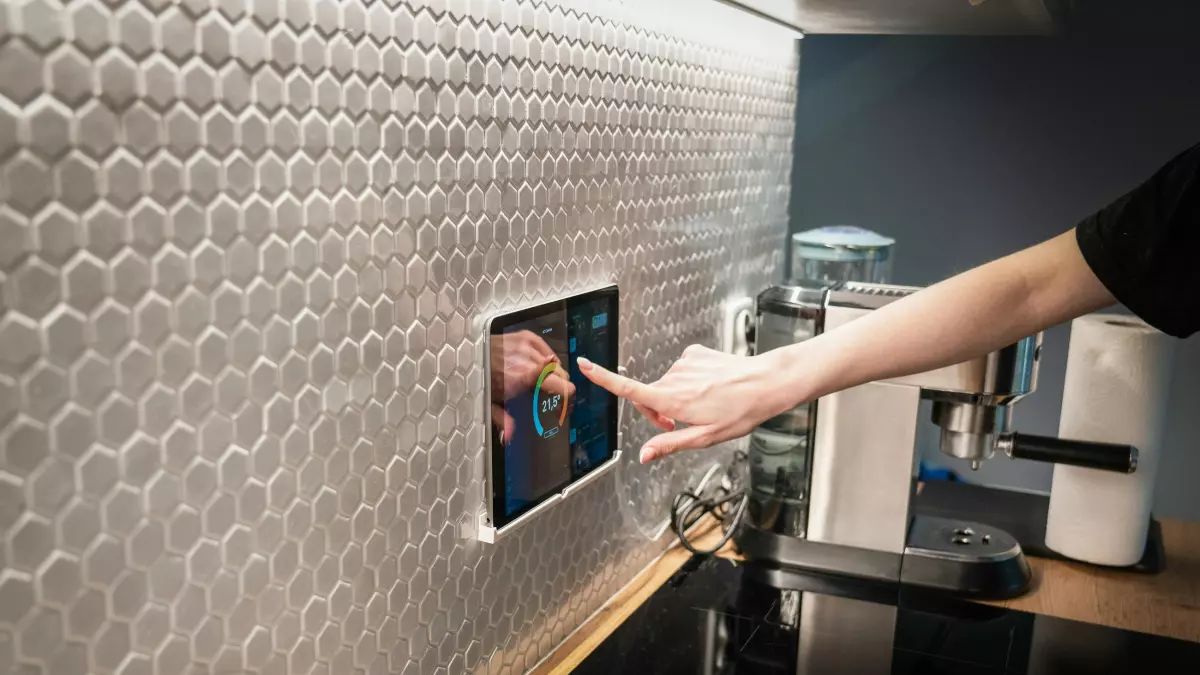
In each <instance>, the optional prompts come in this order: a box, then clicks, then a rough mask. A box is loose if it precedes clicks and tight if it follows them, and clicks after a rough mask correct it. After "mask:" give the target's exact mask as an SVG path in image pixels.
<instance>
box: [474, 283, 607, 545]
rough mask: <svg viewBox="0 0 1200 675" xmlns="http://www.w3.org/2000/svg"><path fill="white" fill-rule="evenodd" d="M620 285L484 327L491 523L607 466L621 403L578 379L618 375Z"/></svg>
mask: <svg viewBox="0 0 1200 675" xmlns="http://www.w3.org/2000/svg"><path fill="white" fill-rule="evenodd" d="M617 303H618V295H617V289H616V287H609V288H606V289H602V290H599V291H593V292H590V293H585V294H582V295H578V296H574V297H571V298H568V299H566V300H560V301H555V302H551V303H546V304H542V305H538V306H536V307H530V308H528V309H523V310H519V311H516V312H512V313H510V314H505V315H501V316H499V317H496V318H494V319H492V321H491V324H490V329H489V335H488V340H489V354H488V369H489V373H488V388H489V410H490V420H491V425H490V426H491V434H490V435H491V446H492V447H491V451H492V452H491V455H492V519H493V524H494V526H495V527H503V526H504V525H506V524H507V523H509V522H512V521H513V520H515V519H516V518H518V517H520V516H521V515H522V514H523V513H526V512H528V511H529V510H530V509H532V508H534V507H535V506H537V505H538V504H540V503H541V502H543V501H545V500H546V499H547V498H548V497H550V496H552V495H554V494H557V493H559V492H561V491H562V490H563V489H564V488H566V487H567V486H568V485H570V484H571V483H572V482H574V481H576V480H578V479H580V478H582V477H583V476H586V475H587V474H588V473H589V472H591V471H592V470H593V469H595V468H596V467H598V466H600V465H602V464H604V463H605V462H606V461H608V460H609V459H611V458H612V457H613V455H614V453H615V452H616V446H617V401H616V398H615V397H613V395H612V394H609V393H608V392H607V391H605V390H603V389H601V388H599V387H596V386H594V385H592V383H591V382H590V381H589V380H588V379H587V378H585V377H584V376H583V374H582V373H581V372H580V371H579V366H578V364H577V362H576V359H578V358H579V357H580V356H584V357H587V358H588V359H590V360H591V361H593V362H595V363H598V364H600V365H602V366H604V367H606V368H610V369H615V368H616V367H617V346H618V336H617V326H616V323H617V316H618V311H619V310H618V304H617Z"/></svg>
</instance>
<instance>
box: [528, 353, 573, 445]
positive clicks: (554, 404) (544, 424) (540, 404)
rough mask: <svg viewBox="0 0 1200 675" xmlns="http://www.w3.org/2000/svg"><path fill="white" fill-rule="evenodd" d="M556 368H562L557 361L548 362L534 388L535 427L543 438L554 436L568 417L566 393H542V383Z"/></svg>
mask: <svg viewBox="0 0 1200 675" xmlns="http://www.w3.org/2000/svg"><path fill="white" fill-rule="evenodd" d="M555 370H559V371H561V370H562V367H561V366H559V365H558V364H557V363H550V364H547V365H546V367H545V368H542V373H541V375H538V380H537V386H536V387H534V388H533V428H534V429H536V430H537V432H538V436H541V437H542V438H553V437H554V436H555V435H557V434H558V431H559V429H560V428H561V427H562V425H563V422H565V421H566V419H567V397H566V395H564V394H551V393H549V392H546V393H545V394H543V393H542V383H543V382H545V381H546V378H547V377H549V376H550V374H551V373H553V372H554V371H555Z"/></svg>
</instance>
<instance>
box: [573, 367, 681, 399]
mask: <svg viewBox="0 0 1200 675" xmlns="http://www.w3.org/2000/svg"><path fill="white" fill-rule="evenodd" d="M577 362H578V363H579V370H580V372H582V373H583V374H584V376H585V377H587V379H589V380H591V381H592V382H594V383H595V384H597V385H599V386H601V387H604V388H605V389H607V390H608V391H610V392H612V393H613V394H614V395H616V396H619V397H621V398H625V399H629V400H630V401H633V402H634V403H640V404H641V405H644V406H648V407H650V408H653V409H655V410H658V411H662V412H667V411H668V410H671V409H672V408H673V407H672V406H671V402H670V400H669V397H668V396H666V395H665V394H663V393H662V392H661V391H658V390H656V389H654V388H652V387H650V386H649V385H646V384H642V383H641V382H638V381H637V380H633V379H630V378H628V377H625V376H624V375H618V374H616V373H614V372H612V371H611V370H608V369H607V368H604V367H603V366H600V365H599V364H596V363H592V362H591V361H589V360H587V359H585V358H583V357H582V356H581V357H579V358H578V359H577Z"/></svg>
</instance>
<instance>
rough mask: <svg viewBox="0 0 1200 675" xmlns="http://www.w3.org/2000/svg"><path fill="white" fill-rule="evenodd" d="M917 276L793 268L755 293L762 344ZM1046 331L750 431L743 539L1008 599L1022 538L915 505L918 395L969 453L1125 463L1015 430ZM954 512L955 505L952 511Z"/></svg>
mask: <svg viewBox="0 0 1200 675" xmlns="http://www.w3.org/2000/svg"><path fill="white" fill-rule="evenodd" d="M917 290H919V289H917V288H911V287H904V286H895V285H889V284H874V283H858V282H834V283H829V282H795V283H793V284H791V285H787V286H776V287H773V288H770V289H768V290H766V291H764V292H763V293H762V294H760V295H759V297H758V298H757V300H756V310H755V311H756V321H755V324H754V325H755V334H754V336H753V341H754V344H755V348H756V351H757V352H759V353H762V352H765V351H768V350H770V349H774V348H776V347H780V346H784V345H785V344H792V343H794V342H797V341H799V340H803V339H807V338H809V337H812V336H815V335H817V334H820V333H822V332H825V331H830V330H834V329H836V328H838V327H839V326H842V325H844V324H846V323H848V322H850V321H853V320H854V319H857V318H859V317H862V316H864V315H866V314H867V313H869V312H872V311H874V310H876V309H879V308H881V307H883V306H885V305H887V304H889V303H892V302H895V301H896V300H898V299H900V298H903V297H905V296H907V295H909V294H910V293H913V292H915V291H917ZM1041 341H1042V336H1041V334H1038V335H1034V336H1030V337H1027V338H1025V339H1023V340H1021V341H1019V342H1017V343H1015V344H1012V345H1009V346H1007V347H1004V348H1003V349H999V350H997V351H994V352H992V353H990V354H987V355H986V356H982V357H979V358H976V359H973V360H970V361H966V362H963V363H958V364H954V365H951V366H946V367H944V368H939V369H937V370H931V371H928V372H924V373H918V374H916V375H910V376H906V377H898V378H893V379H890V380H883V381H878V382H871V383H868V384H864V385H861V386H857V387H853V388H851V389H847V390H845V391H841V392H838V393H836V394H831V395H829V396H825V397H822V398H821V399H819V400H817V401H815V402H812V403H809V404H807V405H804V406H800V407H799V408H797V409H795V410H792V411H789V412H788V413H785V414H784V415H780V416H779V417H777V418H774V419H772V420H769V421H767V422H766V423H764V424H763V425H762V427H761V428H760V429H759V430H756V431H755V432H754V434H752V436H751V439H750V453H749V454H750V463H751V469H750V487H749V494H750V501H749V506H748V518H747V519H746V522H745V523H744V525H743V527H742V528H741V529H740V530H739V532H738V533H737V534H736V536H735V539H734V541H735V543H736V544H737V546H738V547H739V549H740V550H741V552H742V553H743V555H745V557H746V558H747V559H748V560H749V561H752V562H761V563H765V564H768V565H771V566H778V567H783V568H790V569H795V570H801V571H812V572H819V573H829V574H835V575H841V576H850V577H858V578H864V579H873V580H877V581H887V582H899V583H903V584H907V585H912V586H916V587H923V588H933V589H940V590H943V591H949V592H952V593H955V594H959V595H964V596H970V597H979V598H994V599H1002V598H1009V597H1014V596H1017V595H1020V594H1021V593H1023V592H1025V590H1026V589H1027V588H1028V585H1029V581H1030V568H1029V564H1028V562H1027V561H1026V559H1025V554H1024V552H1023V550H1022V546H1021V544H1020V543H1019V542H1018V540H1017V538H1015V537H1014V536H1013V535H1012V534H1010V533H1009V532H1007V531H1005V530H1003V529H1000V528H999V527H996V526H993V525H990V524H988V522H986V521H985V522H979V521H976V520H968V519H962V518H958V517H956V516H955V515H954V514H941V515H929V514H928V513H919V512H918V510H917V509H916V508H914V504H915V502H916V501H917V499H918V496H919V492H920V490H921V484H920V483H919V481H918V480H917V467H918V461H919V457H918V452H917V447H916V439H917V424H918V419H919V415H920V409H921V407H922V400H926V401H929V402H930V403H931V406H930V407H931V409H932V421H933V423H934V424H936V425H937V426H938V427H939V431H940V448H941V451H942V452H944V453H946V454H947V455H950V456H953V457H957V458H960V459H964V460H967V461H968V462H970V463H971V465H972V466H973V467H978V466H979V463H980V462H983V461H987V460H989V459H991V458H993V457H995V456H998V455H1005V456H1008V457H1010V458H1020V459H1029V460H1035V461H1042V462H1051V463H1062V464H1072V465H1077V466H1084V467H1089V468H1095V469H1103V470H1108V471H1117V472H1125V473H1128V472H1133V471H1135V470H1136V469H1137V449H1136V448H1133V447H1131V446H1128V445H1115V444H1104V443H1092V442H1082V441H1073V440H1067V439H1059V438H1052V437H1041V436H1032V435H1027V434H1018V433H1015V432H1013V431H1012V429H1011V423H1012V412H1013V406H1014V405H1015V404H1016V403H1017V402H1018V401H1020V400H1022V399H1023V398H1025V397H1026V396H1028V395H1029V394H1031V393H1033V391H1034V389H1035V387H1036V384H1037V373H1038V361H1039V358H1040V356H1041ZM947 516H949V517H947Z"/></svg>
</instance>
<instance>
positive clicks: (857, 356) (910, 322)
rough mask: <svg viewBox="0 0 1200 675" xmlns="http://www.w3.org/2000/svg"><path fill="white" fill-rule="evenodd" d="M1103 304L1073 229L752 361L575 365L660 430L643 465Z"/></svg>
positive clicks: (1107, 298)
mask: <svg viewBox="0 0 1200 675" xmlns="http://www.w3.org/2000/svg"><path fill="white" fill-rule="evenodd" d="M1113 302H1114V300H1113V297H1112V295H1111V294H1110V293H1109V292H1108V290H1107V289H1106V288H1105V287H1104V285H1103V284H1101V283H1100V281H1099V280H1098V279H1097V278H1096V276H1095V275H1094V274H1093V273H1092V271H1091V269H1090V268H1089V267H1088V265H1087V263H1086V262H1085V261H1084V259H1083V256H1082V254H1081V253H1080V252H1079V246H1078V245H1077V244H1076V240H1075V232H1074V230H1072V231H1070V232H1067V233H1065V234H1062V235H1060V236H1058V237H1055V238H1054V239H1051V240H1049V241H1047V242H1044V243H1042V244H1039V245H1037V246H1034V247H1032V248H1029V249H1026V250H1023V251H1020V252H1018V253H1014V254H1013V255H1010V256H1008V257H1006V258H1002V259H1000V260H996V261H994V262H991V263H988V264H986V265H983V266H981V267H977V268H975V269H973V270H970V271H968V272H964V273H963V274H960V275H958V276H956V277H953V278H951V279H948V280H946V281H943V282H941V283H939V284H936V285H934V286H930V287H929V288H926V289H924V290H922V291H920V292H918V293H914V294H912V295H910V296H908V297H906V298H903V299H901V300H898V301H896V302H893V303H891V304H889V305H887V306H886V307H883V308H881V309H878V310H876V311H874V312H871V313H870V314H869V315H867V316H864V317H862V318H860V319H857V320H855V321H852V322H850V323H848V324H846V325H844V326H842V327H840V328H837V329H836V330H832V331H830V332H828V333H824V334H822V335H820V336H817V337H816V338H813V339H811V340H807V341H805V342H800V343H797V344H795V345H791V346H789V347H785V348H781V349H776V350H774V351H771V352H767V353H766V354H762V355H760V356H754V357H737V356H732V355H729V354H724V353H722V352H716V351H713V350H711V349H707V348H703V347H689V348H688V350H687V351H685V352H684V355H683V357H681V358H680V360H679V361H677V362H676V363H675V365H673V366H672V367H671V369H670V370H669V371H668V372H667V374H666V375H665V376H664V377H663V378H662V379H660V380H658V381H657V382H654V383H653V384H642V383H639V382H636V381H634V380H630V379H628V378H625V377H622V376H620V375H617V374H615V373H612V372H609V371H607V370H604V369H603V368H601V367H599V366H595V365H594V364H591V363H590V362H586V361H585V360H583V359H581V360H580V366H581V370H582V371H583V372H584V373H585V374H586V375H587V376H588V377H589V378H591V379H592V381H594V382H596V383H597V384H599V385H600V386H602V387H604V388H606V389H608V390H609V391H612V392H613V393H614V394H616V395H618V396H621V397H624V398H628V399H630V400H631V401H632V402H633V403H634V404H635V405H637V406H638V409H639V410H641V411H642V412H643V413H644V414H645V415H646V416H647V417H648V418H649V419H650V421H651V422H653V423H654V424H656V425H657V426H659V427H660V428H662V429H663V430H664V431H666V433H663V434H660V435H659V436H656V437H655V438H652V439H651V440H650V441H649V442H648V443H647V444H646V447H644V448H643V449H642V455H641V458H642V461H643V462H645V461H648V460H651V459H655V458H658V457H662V456H665V455H668V454H671V453H673V452H677V451H679V450H684V449H690V448H700V447H708V446H710V445H713V444H715V443H719V442H721V441H725V440H729V439H731V438H737V437H739V436H742V435H745V434H747V433H749V432H750V431H751V430H752V429H754V427H755V426H757V425H758V424H759V423H761V422H762V421H764V420H766V419H768V418H770V417H772V416H774V415H777V414H779V413H781V412H784V411H786V410H788V409H790V408H792V407H794V406H796V405H798V404H800V403H803V402H805V401H809V400H812V399H815V398H818V397H820V396H824V395H826V394H830V393H833V392H836V391H840V390H842V389H846V388H849V387H853V386H856V385H859V384H863V383H866V382H871V381H874V380H880V379H886V378H890V377H897V376H900V375H907V374H911V373H918V372H923V371H926V370H931V369H934V368H939V367H942V366H947V365H951V364H954V363H958V362H961V361H965V360H968V359H971V358H975V357H976V356H980V355H982V354H986V353H987V352H990V351H992V350H994V349H998V348H1000V347H1003V346H1005V345H1008V344H1011V343H1013V342H1016V341H1017V340H1019V339H1021V338H1023V337H1025V336H1027V335H1031V334H1033V333H1036V332H1038V331H1040V330H1043V329H1045V328H1048V327H1050V326H1053V325H1055V324H1058V323H1061V322H1063V321H1066V320H1068V319H1072V318H1074V317H1077V316H1081V315H1083V314H1087V313H1089V312H1092V311H1095V310H1097V309H1100V308H1102V307H1105V306H1108V305H1111V304H1112V303H1113ZM781 374H782V377H781ZM675 422H682V423H684V424H686V425H688V426H686V427H684V428H678V429H677V428H675Z"/></svg>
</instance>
